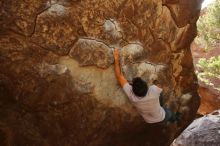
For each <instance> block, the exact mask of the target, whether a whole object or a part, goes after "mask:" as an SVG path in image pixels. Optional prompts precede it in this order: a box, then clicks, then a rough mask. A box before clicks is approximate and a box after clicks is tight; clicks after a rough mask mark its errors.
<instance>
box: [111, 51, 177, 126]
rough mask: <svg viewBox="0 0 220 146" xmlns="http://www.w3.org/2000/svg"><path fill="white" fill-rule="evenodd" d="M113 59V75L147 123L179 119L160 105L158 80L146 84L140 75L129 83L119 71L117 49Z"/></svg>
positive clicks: (160, 87) (160, 88) (160, 89)
mask: <svg viewBox="0 0 220 146" xmlns="http://www.w3.org/2000/svg"><path fill="white" fill-rule="evenodd" d="M113 54H114V59H115V75H116V78H117V80H118V81H119V83H120V85H121V87H122V88H123V90H124V92H125V93H126V95H127V96H128V98H129V100H130V101H131V103H132V104H133V105H134V106H135V108H136V109H137V111H138V112H139V113H140V114H141V116H142V117H143V118H144V120H145V121H146V122H147V123H158V122H162V121H164V122H175V121H177V120H179V119H178V118H177V116H175V114H173V112H172V111H171V110H170V109H169V108H166V107H162V106H163V102H161V103H162V105H160V100H159V97H160V94H161V92H162V90H163V89H162V86H161V85H160V84H159V82H158V81H154V82H153V85H151V86H149V88H148V86H147V83H146V82H145V81H144V80H142V79H141V78H140V77H136V78H134V79H133V80H132V84H131V85H130V84H129V83H128V81H127V80H126V79H125V77H124V76H123V74H122V73H121V71H120V63H119V62H120V61H119V60H120V55H119V50H118V49H114V53H113Z"/></svg>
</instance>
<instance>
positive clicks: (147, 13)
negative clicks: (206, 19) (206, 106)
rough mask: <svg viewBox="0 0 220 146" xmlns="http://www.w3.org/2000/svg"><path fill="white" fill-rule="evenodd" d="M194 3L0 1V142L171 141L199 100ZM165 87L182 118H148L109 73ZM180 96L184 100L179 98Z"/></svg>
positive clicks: (121, 144) (133, 145) (84, 145)
mask: <svg viewBox="0 0 220 146" xmlns="http://www.w3.org/2000/svg"><path fill="white" fill-rule="evenodd" d="M199 10H200V2H199V1H191V0H180V1H175V0H163V1H162V0H151V1H149V0H111V1H107V0H84V1H80V0H72V1H70V0H50V1H49V0H40V1H39V0H29V1H15V0H2V1H0V25H1V27H0V145H22V146H23V145H42V146H44V145H45V146H48V145H51V146H54V145H73V146H79V145H80V146H99V145H100V146H101V145H102V146H103V145H104V146H112V145H114V146H140V145H141V146H142V145H153V146H155V145H159V146H161V145H169V144H170V143H171V142H172V141H173V139H174V138H175V137H176V136H178V134H179V133H180V132H181V131H182V130H183V129H184V128H185V127H186V126H187V125H188V124H190V122H191V121H192V120H193V118H194V116H195V114H196V111H197V109H198V106H199V97H198V94H197V92H196V91H197V79H196V78H195V75H194V68H193V64H192V57H191V52H190V43H191V42H192V40H193V38H194V37H195V35H196V20H197V18H198V14H199ZM116 47H117V48H119V50H120V55H121V60H120V62H121V65H122V68H121V69H122V72H123V73H124V75H125V76H126V78H127V79H128V81H131V80H132V78H133V77H136V76H141V77H143V78H144V79H145V80H146V81H147V82H148V85H150V84H152V81H153V80H154V79H158V80H161V82H162V83H163V84H164V85H165V88H164V93H163V94H164V98H165V101H166V105H167V106H169V107H171V108H172V110H173V111H177V110H180V111H181V112H183V117H182V118H183V119H182V121H181V122H180V123H178V124H176V123H174V124H169V125H166V124H165V123H158V124H147V123H145V122H144V120H143V119H142V117H141V116H140V115H139V114H138V113H137V111H136V110H135V109H134V107H133V106H132V105H131V103H130V102H129V101H128V99H127V97H126V96H125V94H124V93H123V91H122V89H121V88H120V86H119V84H118V83H117V81H116V79H115V75H114V66H113V63H114V60H113V55H112V51H113V49H114V48H116ZM180 97H182V98H180Z"/></svg>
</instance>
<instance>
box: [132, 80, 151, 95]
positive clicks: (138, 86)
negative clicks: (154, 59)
mask: <svg viewBox="0 0 220 146" xmlns="http://www.w3.org/2000/svg"><path fill="white" fill-rule="evenodd" d="M132 90H133V92H134V94H135V95H136V96H138V97H144V96H145V95H146V94H147V91H148V87H147V83H146V82H145V81H144V80H142V79H141V78H140V77H136V78H133V80H132Z"/></svg>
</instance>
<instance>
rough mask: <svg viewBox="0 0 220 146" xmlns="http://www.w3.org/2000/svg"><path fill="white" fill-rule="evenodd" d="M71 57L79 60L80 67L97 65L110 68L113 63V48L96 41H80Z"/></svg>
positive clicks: (72, 50)
mask: <svg viewBox="0 0 220 146" xmlns="http://www.w3.org/2000/svg"><path fill="white" fill-rule="evenodd" d="M69 55H70V56H71V57H72V58H74V59H75V60H77V61H78V62H79V64H80V66H89V65H95V66H97V67H99V68H108V67H109V66H110V65H111V64H112V63H113V62H114V58H113V52H112V48H110V47H108V46H107V45H106V44H104V43H103V42H101V41H97V40H95V39H89V38H88V39H79V40H78V41H77V42H76V43H75V45H74V46H73V48H72V49H71V51H70V53H69Z"/></svg>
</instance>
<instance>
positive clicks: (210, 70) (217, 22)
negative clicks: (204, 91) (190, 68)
mask: <svg viewBox="0 0 220 146" xmlns="http://www.w3.org/2000/svg"><path fill="white" fill-rule="evenodd" d="M197 28H198V36H197V38H196V42H197V44H200V45H202V46H203V47H204V49H205V50H206V51H209V50H210V49H212V48H214V47H218V48H219V49H220V0H216V1H215V2H214V3H213V4H212V5H211V6H210V7H209V8H208V9H207V11H206V12H205V14H204V15H203V16H201V17H200V18H199V20H198V22H197ZM216 55H217V56H214V57H211V58H209V59H205V58H201V59H200V60H199V62H198V64H197V67H198V68H199V71H198V72H197V76H198V79H199V80H200V81H202V82H204V83H206V84H207V85H210V86H213V87H214V88H215V89H217V90H219V91H220V85H214V84H213V82H212V81H213V80H220V55H219V54H216Z"/></svg>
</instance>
